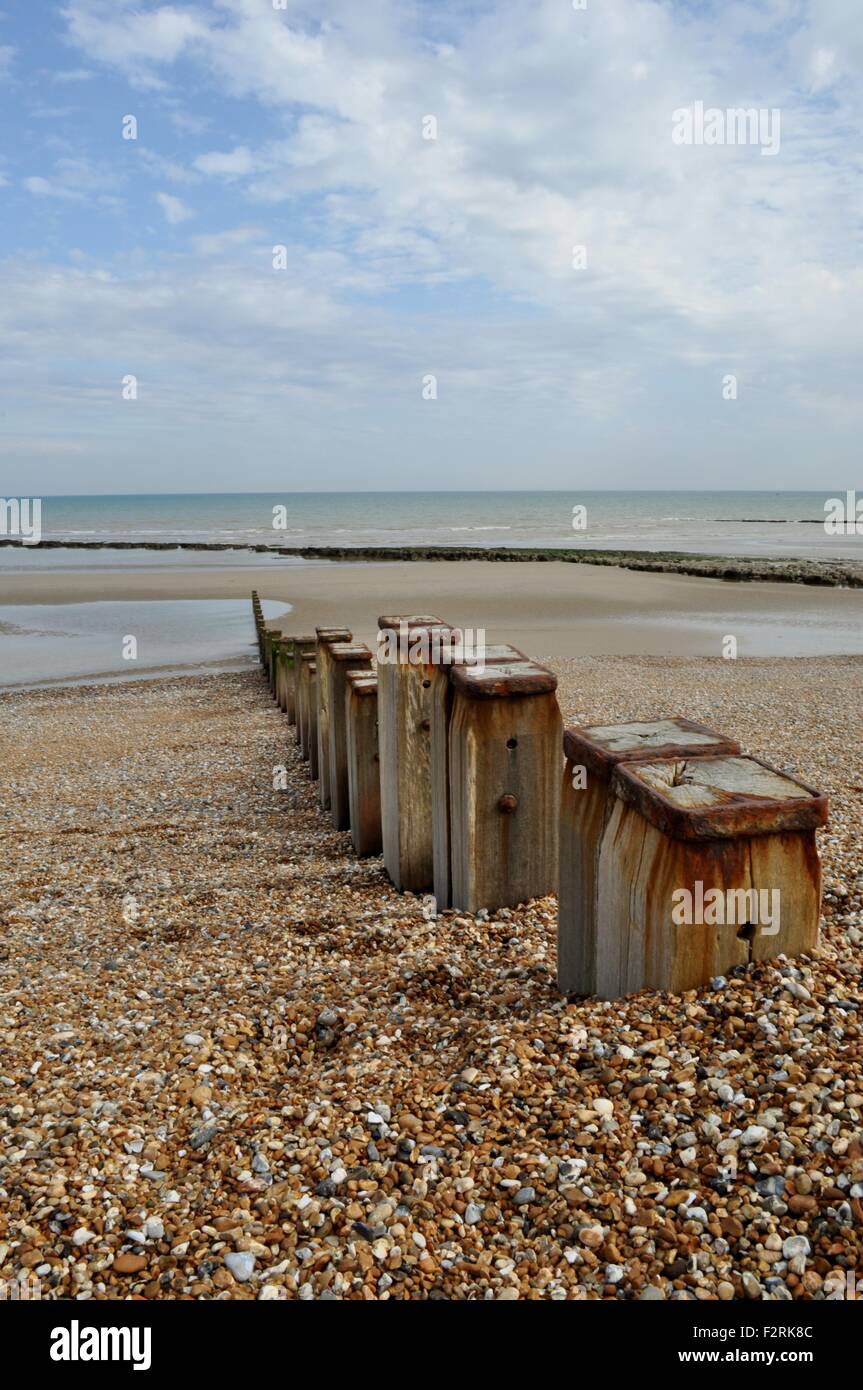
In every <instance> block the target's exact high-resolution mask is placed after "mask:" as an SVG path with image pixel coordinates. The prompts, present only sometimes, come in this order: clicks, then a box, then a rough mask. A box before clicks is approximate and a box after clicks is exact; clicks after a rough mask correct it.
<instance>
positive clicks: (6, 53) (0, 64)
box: [0, 44, 15, 77]
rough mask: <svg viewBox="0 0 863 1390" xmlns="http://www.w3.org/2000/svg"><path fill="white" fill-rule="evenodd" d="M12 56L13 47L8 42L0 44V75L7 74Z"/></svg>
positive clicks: (13, 53) (13, 54)
mask: <svg viewBox="0 0 863 1390" xmlns="http://www.w3.org/2000/svg"><path fill="white" fill-rule="evenodd" d="M14 57H15V49H14V48H12V47H11V45H10V44H0V77H5V76H6V75H7V74H8V72H9V69H10V67H11V66H12V59H13V58H14Z"/></svg>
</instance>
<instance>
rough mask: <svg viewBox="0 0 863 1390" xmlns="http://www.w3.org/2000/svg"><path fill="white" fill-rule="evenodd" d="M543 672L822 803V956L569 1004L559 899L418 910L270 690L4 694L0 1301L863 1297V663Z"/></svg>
mask: <svg viewBox="0 0 863 1390" xmlns="http://www.w3.org/2000/svg"><path fill="white" fill-rule="evenodd" d="M603 579H604V581H605V579H606V576H604V577H603ZM316 582H318V583H320V581H319V580H317V581H316ZM381 584H382V585H383V584H384V580H383V578H382V579H381ZM324 587H326V585H325V586H324ZM381 592H383V588H382V590H381ZM387 592H388V593H390V594H391V593H392V592H393V591H392V589H391V588H389V587H388V588H387ZM415 592H419V591H415ZM426 592H427V590H426ZM402 597H404V598H405V599H408V598H409V597H413V595H402ZM437 597H438V600H439V601H442V602H441V606H445V604H446V600H447V598H448V597H449V599H450V601H451V597H452V596H451V595H450V594H449V591H447V590H444V589H441V590H440V591H439V592H438V595H437ZM307 601H310V600H307ZM331 601H332V602H333V604H335V598H334V597H333V598H332V600H331ZM527 603H528V600H527V599H525V600H524V604H525V606H526V605H527ZM373 606H374V605H372V607H373ZM336 611H338V612H339V613H340V614H341V615H342V616H345V614H344V610H342V609H338V610H336V608H335V606H334V607H333V608H332V609H329V608H327V609H326V610H325V611H324V612H323V613H321V614H320V616H322V617H325V618H326V617H328V616H331V615H334V614H335V613H336ZM357 611H358V610H357ZM365 611H366V612H368V595H367V596H366V607H365ZM525 611H526V610H525V608H523V609H522V612H523V613H525ZM353 612H354V610H353V609H351V610H350V612H349V613H348V614H347V615H346V616H348V618H349V620H350V621H352V622H354V621H355V620H354V617H353ZM316 616H317V614H316ZM304 617H306V621H311V609H308V610H306V611H305V612H304ZM523 621H525V622H526V617H525V618H523ZM560 621H561V624H563V615H562V614H561V615H560ZM356 626H357V627H358V628H360V627H361V625H360V624H359V623H356ZM525 631H526V629H525ZM507 635H509V636H512V635H514V634H513V630H512V629H511V628H510V629H507ZM529 649H530V651H531V653H532V654H534V655H539V656H542V655H547V646H546V633H545V631H543V632H542V633H541V634H539V635H537V636H536V640H535V641H534V642H531V643H530V647H529ZM554 665H555V669H556V670H557V671H558V673H559V675H560V677H561V686H560V697H561V705H562V708H563V711H564V717H565V719H566V721H567V722H574V721H579V722H581V721H591V720H597V719H602V720H615V719H628V718H646V717H651V716H655V715H656V714H657V713H662V712H685V713H686V714H688V715H690V716H691V717H694V718H696V719H701V720H704V721H706V722H708V723H709V724H711V725H712V726H714V727H718V728H721V729H723V730H724V731H726V732H727V733H729V734H732V735H734V736H736V737H738V738H739V739H740V740H741V741H742V742H743V743H744V745H745V746H746V747H747V748H748V749H749V750H750V751H751V752H753V753H756V754H760V755H762V756H766V757H768V758H770V759H771V760H772V761H773V762H775V763H778V764H780V765H782V766H785V767H788V768H790V769H792V770H793V771H794V772H795V773H797V774H798V775H800V776H802V777H803V778H804V779H806V780H807V781H809V782H812V783H815V784H817V785H818V786H820V787H823V788H824V789H825V790H826V791H828V792H829V793H830V795H831V798H832V808H831V812H832V813H831V823H830V826H829V828H828V829H827V830H826V831H824V832H823V833H822V834H821V836H820V844H821V852H822V855H823V859H824V872H825V898H824V921H823V929H822V941H821V945H820V947H819V948H818V949H817V950H815V951H813V952H812V953H811V954H810V955H809V956H807V957H805V958H803V959H800V960H795V961H786V960H784V959H780V960H777V961H773V962H765V963H761V964H757V965H754V966H750V967H748V968H740V969H738V970H736V971H735V972H733V973H732V975H730V976H729V977H728V979H724V980H720V981H715V982H714V983H713V985H712V986H708V987H706V988H705V989H703V990H700V991H697V992H696V991H693V992H690V993H688V994H686V995H683V996H679V997H673V996H663V995H647V994H644V995H636V996H633V997H631V998H628V999H624V1000H621V1001H619V1002H617V1003H614V1004H606V1003H600V1002H598V1001H596V1000H586V1001H581V1002H575V1003H571V1004H567V1003H566V1002H565V1000H564V999H562V998H561V997H560V996H559V995H558V993H557V991H556V988H555V911H556V904H555V901H554V899H551V898H549V899H545V900H543V901H537V902H533V903H531V904H528V905H527V906H526V907H524V908H521V909H518V910H516V911H506V910H505V911H501V912H498V913H493V914H492V915H491V920H483V919H481V918H476V919H475V918H472V917H465V916H461V915H457V914H445V915H442V916H440V917H437V918H435V917H434V916H429V910H428V907H427V905H425V904H424V902H423V900H422V899H419V898H415V897H412V896H410V895H405V896H400V895H399V894H398V893H396V892H395V891H394V890H393V888H392V887H391V885H390V884H389V883H388V881H387V879H386V877H385V875H384V872H383V868H382V865H381V862H380V861H379V860H377V859H372V860H367V861H359V860H357V859H355V858H354V857H353V855H352V853H351V849H350V840H349V836H348V835H347V834H338V833H336V832H335V831H333V830H332V828H331V826H330V824H329V821H328V818H326V817H324V816H323V815H322V814H321V813H320V811H319V809H318V806H317V798H316V791H315V788H314V787H313V785H312V784H311V783H310V782H309V781H308V778H307V775H306V772H305V768H304V766H303V765H302V764H301V762H300V760H299V758H298V755H297V752H296V749H295V747H294V744H293V740H292V738H291V737H290V736H289V733H288V727H287V723H286V721H285V719H284V716H282V715H281V714H280V713H279V712H278V711H277V709H276V707H275V706H274V704H273V702H272V700H271V698H270V695H269V692H268V690H267V689H266V687H265V684H264V681H263V679H262V677H261V676H260V674H259V673H257V672H252V673H248V674H240V675H236V674H235V675H215V676H209V677H206V678H198V677H189V678H185V679H174V680H169V681H153V682H149V683H138V684H127V685H125V686H116V685H115V686H92V687H80V688H77V689H67V690H53V691H31V692H29V693H26V694H7V695H2V696H0V729H2V757H3V764H4V767H5V768H6V769H7V772H6V777H5V778H4V783H3V789H2V793H0V796H2V824H3V830H2V838H3V855H2V879H3V903H4V906H3V937H2V945H0V980H2V1004H0V1085H2V1088H3V1089H2V1095H3V1121H2V1127H0V1145H2V1160H3V1167H2V1183H3V1204H2V1210H0V1268H2V1272H3V1275H4V1277H12V1276H20V1275H22V1274H24V1275H27V1276H29V1277H36V1278H38V1279H39V1280H40V1282H41V1287H42V1297H43V1298H69V1297H72V1298H79V1299H104V1298H118V1297H119V1298H123V1297H128V1296H130V1295H131V1296H134V1297H143V1298H144V1299H159V1298H201V1299H214V1298H215V1299H282V1298H290V1299H293V1298H301V1299H383V1300H391V1299H407V1298H412V1299H416V1298H420V1299H426V1298H432V1299H435V1298H447V1299H494V1300H509V1299H516V1298H526V1299H537V1298H543V1299H547V1298H551V1299H600V1298H607V1299H619V1298H624V1299H642V1298H655V1299H679V1298H685V1299H697V1300H705V1299H707V1300H715V1299H720V1300H732V1299H743V1298H748V1299H755V1298H762V1297H766V1298H770V1299H795V1300H796V1299H808V1298H818V1299H820V1298H824V1297H826V1296H829V1295H830V1294H831V1292H832V1293H833V1295H834V1296H843V1295H844V1293H845V1290H846V1276H847V1274H848V1271H849V1270H850V1271H851V1272H852V1276H853V1273H854V1271H855V1270H856V1271H857V1272H858V1274H859V1272H860V1270H859V1258H860V1256H859V1241H860V1235H861V1230H863V1202H861V1196H863V1143H861V1118H863V1044H861V1031H860V1009H861V1006H863V989H861V965H860V947H861V945H863V774H861V769H860V764H859V759H858V758H857V756H856V753H855V751H854V737H855V731H857V730H859V729H860V727H861V722H863V721H861V714H863V709H861V673H863V665H861V661H860V660H858V659H854V658H835V659H834V658H828V659H822V660H818V661H812V660H797V661H777V660H773V661H755V660H753V661H751V662H748V663H741V664H734V663H728V662H723V661H722V660H721V659H715V660H712V661H705V660H672V661H660V660H651V659H638V658H627V659H622V658H614V657H604V658H589V659H584V660H559V661H556V662H555V663H554ZM849 739H850V744H851V748H850V751H849ZM280 764H284V765H286V766H287V768H288V773H289V776H288V786H287V790H282V791H275V790H273V769H274V767H275V766H277V765H280ZM836 1290H840V1291H841V1293H840V1294H837V1293H836Z"/></svg>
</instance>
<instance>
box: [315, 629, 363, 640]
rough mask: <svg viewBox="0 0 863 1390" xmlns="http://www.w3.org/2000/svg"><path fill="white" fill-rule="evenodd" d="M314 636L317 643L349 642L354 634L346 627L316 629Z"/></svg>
mask: <svg viewBox="0 0 863 1390" xmlns="http://www.w3.org/2000/svg"><path fill="white" fill-rule="evenodd" d="M315 635H316V637H317V639H318V641H319V642H350V640H351V638H352V637H353V635H354V634H353V633H352V632H351V630H350V628H347V627H316V628H315Z"/></svg>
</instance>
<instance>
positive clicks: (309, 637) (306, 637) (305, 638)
mask: <svg viewBox="0 0 863 1390" xmlns="http://www.w3.org/2000/svg"><path fill="white" fill-rule="evenodd" d="M285 641H286V642H296V643H297V644H299V643H300V642H316V641H317V638H316V637H315V635H314V633H311V634H309V633H307V632H304V633H301V635H300V636H299V637H295V636H294V634H293V633H291V634H290V636H289V637H286V638H285Z"/></svg>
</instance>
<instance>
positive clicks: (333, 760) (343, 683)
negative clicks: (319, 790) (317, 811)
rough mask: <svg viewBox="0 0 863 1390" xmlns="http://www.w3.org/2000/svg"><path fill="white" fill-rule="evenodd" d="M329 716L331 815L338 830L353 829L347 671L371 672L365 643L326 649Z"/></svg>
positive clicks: (370, 657)
mask: <svg viewBox="0 0 863 1390" xmlns="http://www.w3.org/2000/svg"><path fill="white" fill-rule="evenodd" d="M327 655H328V666H327V681H328V690H327V713H328V715H329V746H328V748H327V756H328V758H329V764H330V815H331V816H332V821H333V825H334V826H335V828H336V830H350V828H351V808H350V800H349V794H348V731H347V705H346V696H347V689H348V672H350V671H363V672H365V673H368V672H369V671H370V670H371V665H372V660H373V658H372V654H371V652H370V651H369V649H368V647H366V646H363V645H362V644H359V645H356V646H352V645H351V644H350V642H331V643H330V644H329V646H328V648H327Z"/></svg>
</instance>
